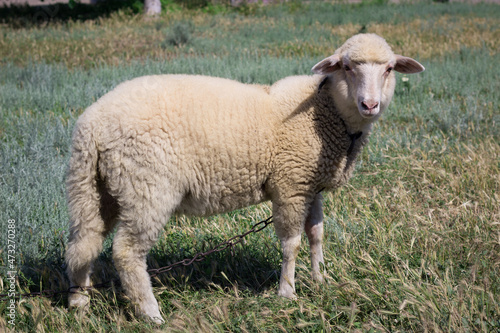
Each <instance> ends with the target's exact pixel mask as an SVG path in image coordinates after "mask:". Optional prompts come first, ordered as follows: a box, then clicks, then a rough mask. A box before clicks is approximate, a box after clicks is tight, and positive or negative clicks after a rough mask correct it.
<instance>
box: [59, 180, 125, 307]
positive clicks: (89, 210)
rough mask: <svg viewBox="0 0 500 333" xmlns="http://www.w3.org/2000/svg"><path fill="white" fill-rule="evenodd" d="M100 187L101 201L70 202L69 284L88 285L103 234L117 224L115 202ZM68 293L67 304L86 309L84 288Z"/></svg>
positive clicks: (72, 285)
mask: <svg viewBox="0 0 500 333" xmlns="http://www.w3.org/2000/svg"><path fill="white" fill-rule="evenodd" d="M99 190H100V191H101V202H100V203H99V202H98V201H97V200H95V201H89V202H84V203H82V202H78V201H76V202H73V203H72V205H71V209H70V213H71V216H72V221H71V227H70V236H69V241H68V247H67V250H66V264H67V273H68V276H69V280H70V287H74V286H79V287H89V286H91V282H90V273H91V271H92V264H93V262H94V261H95V259H96V258H97V256H98V255H99V253H100V252H101V251H102V244H103V241H104V238H106V236H107V235H108V234H109V232H110V231H111V230H112V229H113V227H114V226H115V224H116V216H117V213H118V206H117V204H116V201H115V200H114V199H113V198H112V197H111V196H110V195H109V194H107V193H105V192H104V191H102V188H99ZM71 292H72V293H70V294H69V295H68V303H69V307H70V308H81V309H86V308H87V307H88V304H89V296H88V291H87V290H79V288H72V289H71Z"/></svg>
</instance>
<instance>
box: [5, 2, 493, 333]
mask: <svg viewBox="0 0 500 333" xmlns="http://www.w3.org/2000/svg"><path fill="white" fill-rule="evenodd" d="M165 3H167V4H168V6H167V9H168V10H167V11H166V12H164V13H163V14H162V16H161V17H160V18H158V19H154V20H145V19H144V18H143V17H142V15H140V14H136V13H135V12H134V10H136V8H135V9H134V7H124V8H121V9H119V10H115V11H111V12H110V13H109V14H107V15H102V16H97V17H92V18H88V17H84V18H78V17H73V16H69V17H68V16H65V15H66V14H65V13H66V12H64V11H63V10H62V9H60V7H58V8H59V9H58V11H51V12H50V13H51V15H48V14H47V15H45V16H44V17H46V18H47V19H46V20H41V21H40V20H38V21H37V20H30V19H26V17H34V16H10V17H7V16H2V19H3V21H2V23H0V221H1V222H0V225H1V227H2V230H1V236H0V253H1V256H0V267H1V268H0V271H1V274H2V279H0V293H1V294H7V293H9V292H10V290H11V289H10V286H11V281H12V280H9V277H10V276H15V294H16V295H17V296H18V295H19V294H22V293H27V292H32V291H40V290H46V289H54V290H65V289H67V288H68V287H69V285H68V281H67V278H66V275H65V267H64V252H65V246H66V242H67V237H68V230H67V229H68V227H67V226H68V214H67V207H66V199H65V188H64V178H65V172H66V168H67V163H68V157H69V149H70V140H71V132H72V128H73V125H74V123H75V121H76V119H77V117H78V115H79V114H81V113H82V112H83V110H84V109H85V108H86V107H87V106H89V105H90V104H92V103H93V102H94V101H96V100H97V99H98V98H99V97H100V96H102V95H103V94H105V93H106V92H107V91H109V90H110V89H112V88H113V87H114V86H116V85H117V84H119V83H120V82H122V81H124V80H127V79H130V78H133V77H137V76H141V75H147V74H160V73H189V74H203V75H212V76H220V77H227V78H232V79H236V80H239V81H242V82H245V83H261V84H270V83H272V82H275V81H276V80H278V79H280V78H282V77H285V76H289V75H297V74H300V75H302V74H310V69H311V67H312V66H313V65H314V64H315V63H316V62H317V61H319V60H321V59H323V58H324V57H326V56H328V55H330V54H331V53H333V51H334V50H335V49H336V47H338V46H339V45H341V44H342V42H343V41H344V40H346V39H347V38H348V37H350V36H352V35H353V34H356V33H358V32H374V33H377V34H379V35H381V36H383V37H384V38H386V40H387V41H388V42H389V44H390V45H391V46H392V47H393V50H394V51H395V52H396V53H401V54H404V55H406V56H409V57H413V58H414V59H417V60H418V61H419V62H421V63H422V64H423V65H424V66H425V67H426V71H425V72H423V73H422V74H418V75H412V76H409V75H408V76H405V75H400V74H397V75H398V76H397V80H398V83H397V86H396V92H395V96H394V98H393V102H392V103H391V105H390V107H389V109H388V110H387V111H386V113H385V115H384V116H383V117H382V119H381V120H380V121H379V122H378V123H377V124H376V126H375V128H374V131H373V134H372V136H371V139H370V143H369V145H368V146H367V148H366V149H365V151H364V153H363V154H362V157H361V158H360V160H359V161H358V165H357V169H356V172H355V175H354V177H353V178H352V179H351V180H350V182H349V184H348V185H347V186H345V187H343V188H342V189H341V190H339V191H337V192H334V193H325V194H324V197H325V203H324V211H325V241H324V251H325V266H326V267H325V268H326V271H327V283H326V284H325V285H317V284H315V283H313V282H311V278H310V272H309V264H310V263H309V255H308V247H307V239H306V238H305V236H304V238H303V242H302V249H301V252H300V254H299V258H298V263H297V265H298V268H297V275H296V278H297V281H296V283H297V285H296V287H297V295H298V299H297V300H295V301H290V300H287V299H282V298H279V297H278V296H277V295H276V292H277V287H278V282H279V268H280V261H281V254H280V246H279V242H278V238H277V237H276V236H275V234H274V231H273V227H272V226H270V227H268V228H267V229H265V230H263V231H261V232H260V233H256V234H251V235H249V236H248V237H247V238H246V239H245V241H244V242H243V244H240V245H237V246H236V247H235V248H234V249H233V251H225V252H221V253H218V254H214V255H212V256H210V257H208V258H207V259H206V260H205V261H203V262H199V263H196V264H194V265H193V266H190V267H183V268H181V269H177V270H174V271H171V272H169V273H166V274H163V275H159V276H158V277H156V278H155V279H154V280H153V286H154V291H155V295H156V297H157V299H158V301H159V304H160V308H161V311H162V313H163V316H164V318H165V319H166V323H165V324H164V325H162V326H160V327H156V326H153V325H150V324H148V323H144V322H142V321H141V320H140V319H138V318H136V317H135V316H134V315H133V313H132V307H131V306H130V304H129V303H128V301H127V300H126V299H125V298H124V296H123V293H122V291H121V289H120V287H119V286H114V287H109V288H104V289H100V290H99V291H96V292H94V293H93V296H92V301H91V306H90V309H89V312H88V313H86V314H81V313H78V312H77V311H69V310H68V309H67V300H66V296H65V295H60V296H54V297H50V298H40V297H38V298H25V297H21V299H20V300H15V302H14V308H15V309H14V311H13V312H12V311H11V309H10V308H8V306H9V305H10V301H9V300H7V301H4V302H1V303H0V330H1V331H4V329H5V330H7V331H12V332H31V331H37V332H69V331H71V332H72V331H85V332H143V331H153V330H158V331H174V332H192V331H194V332H228V331H230V332H294V331H300V332H302V331H304V332H330V331H333V332H367V331H372V332H384V331H387V332H413V331H415V332H426V331H437V332H441V331H443V332H448V331H453V332H493V331H498V330H500V278H499V276H500V238H499V237H500V98H499V91H500V54H499V51H500V29H499V27H500V5H497V4H475V5H472V4H467V3H437V2H430V1H415V2H414V3H411V4H410V3H405V2H403V1H402V4H387V2H386V1H368V2H362V3H359V4H335V5H332V4H329V3H326V2H323V1H311V2H308V3H301V2H300V1H290V2H289V3H285V4H281V5H269V6H262V5H252V6H243V7H240V8H237V9H234V8H228V7H224V6H206V7H201V8H192V9H187V8H182V7H180V6H178V5H175V3H174V2H170V1H166V2H165ZM52 14H53V15H52ZM227 130H228V131H230V130H231V129H230V128H228V129H227ZM269 215H271V208H270V206H269V205H268V204H262V205H259V206H255V207H250V208H247V209H242V210H238V211H235V212H231V213H229V214H224V215H219V216H214V217H209V218H186V217H183V216H179V217H175V218H172V219H171V220H170V221H169V222H168V223H167V225H166V228H165V231H164V233H163V234H162V235H161V237H160V240H159V242H158V243H157V244H156V246H155V247H154V248H153V250H152V251H151V253H150V255H149V259H148V265H149V267H150V268H156V267H161V266H164V265H167V264H169V263H172V262H175V261H178V260H181V259H184V258H190V257H192V256H193V255H194V254H195V253H197V252H200V251H204V250H207V249H209V248H211V247H212V246H215V245H216V244H218V243H220V242H222V241H224V240H226V239H228V238H231V237H233V236H234V235H237V234H241V233H243V232H245V231H246V230H248V229H250V228H251V226H252V225H253V224H254V223H256V222H258V221H260V220H263V219H265V218H267V217H268V216H269ZM9 230H14V232H9ZM111 240H112V238H109V239H107V240H106V242H105V250H104V252H103V253H102V254H101V255H100V257H99V259H98V261H97V263H96V265H95V267H94V276H93V278H94V282H95V283H99V282H103V281H108V280H110V279H115V278H117V273H116V271H115V270H114V267H113V264H112V259H111ZM9 245H14V247H12V246H11V247H9ZM9 250H11V251H9ZM12 250H13V252H12ZM11 266H12V267H11ZM9 272H15V273H9ZM7 299H8V297H7ZM11 313H14V317H15V320H14V324H12V323H9V321H10V320H11V318H10V317H9V316H8V315H9V314H11Z"/></svg>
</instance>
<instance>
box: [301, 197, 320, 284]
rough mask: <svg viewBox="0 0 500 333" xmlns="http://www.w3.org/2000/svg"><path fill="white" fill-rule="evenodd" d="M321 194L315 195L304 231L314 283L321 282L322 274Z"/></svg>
mask: <svg viewBox="0 0 500 333" xmlns="http://www.w3.org/2000/svg"><path fill="white" fill-rule="evenodd" d="M321 200H322V196H321V194H318V195H316V198H315V199H314V202H313V204H312V206H311V209H310V211H309V215H308V217H307V219H306V225H305V231H306V234H307V238H308V239H309V247H310V250H311V270H312V277H313V280H314V281H317V282H323V273H322V272H321V271H320V269H321V268H320V266H321V265H324V259H323V245H322V243H323V207H322V204H321Z"/></svg>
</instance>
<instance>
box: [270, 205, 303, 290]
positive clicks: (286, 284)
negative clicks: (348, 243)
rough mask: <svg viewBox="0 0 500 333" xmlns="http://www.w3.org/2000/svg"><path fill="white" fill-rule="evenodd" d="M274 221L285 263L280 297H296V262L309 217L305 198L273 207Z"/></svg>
mask: <svg viewBox="0 0 500 333" xmlns="http://www.w3.org/2000/svg"><path fill="white" fill-rule="evenodd" d="M273 211H274V212H273V220H274V227H275V230H276V234H277V235H278V237H279V239H280V240H281V248H282V250H283V262H282V267H281V277H280V286H279V291H278V295H280V296H283V297H286V298H296V296H295V260H296V259H297V255H298V253H299V249H300V237H301V234H302V231H303V230H304V223H305V218H306V216H307V213H306V212H307V203H306V199H305V198H300V197H295V198H294V199H292V200H290V201H288V202H286V203H285V204H281V205H278V204H274V205H273Z"/></svg>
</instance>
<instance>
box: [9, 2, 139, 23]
mask: <svg viewBox="0 0 500 333" xmlns="http://www.w3.org/2000/svg"><path fill="white" fill-rule="evenodd" d="M142 6H143V4H142V1H138V0H107V1H100V2H98V3H97V4H94V5H87V4H81V3H78V2H76V3H74V4H73V5H69V4H53V5H44V6H10V7H0V22H1V23H4V24H7V25H9V26H10V27H11V28H29V27H33V26H43V25H44V24H47V23H49V22H66V21H69V20H72V21H77V20H82V21H84V20H91V19H96V18H99V17H107V16H109V15H110V14H111V13H113V12H116V11H119V10H122V11H125V12H129V13H131V14H132V13H138V12H140V11H141V10H142Z"/></svg>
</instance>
